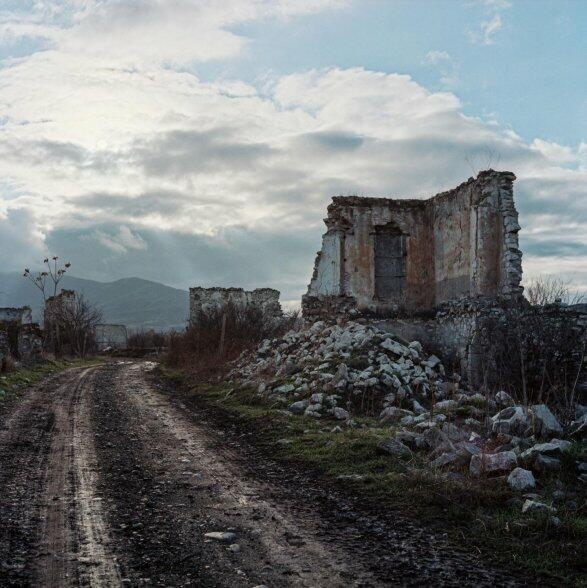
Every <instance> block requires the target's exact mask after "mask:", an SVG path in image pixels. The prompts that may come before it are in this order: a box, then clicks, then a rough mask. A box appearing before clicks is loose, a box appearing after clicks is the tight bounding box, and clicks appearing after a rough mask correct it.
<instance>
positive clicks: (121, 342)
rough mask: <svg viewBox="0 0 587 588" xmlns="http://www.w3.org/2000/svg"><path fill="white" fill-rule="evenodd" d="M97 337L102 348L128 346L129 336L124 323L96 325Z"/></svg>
mask: <svg viewBox="0 0 587 588" xmlns="http://www.w3.org/2000/svg"><path fill="white" fill-rule="evenodd" d="M95 337H96V344H97V345H98V349H100V350H102V349H105V348H106V347H114V348H117V349H123V348H125V347H126V346H127V340H128V336H127V332H126V327H125V326H124V325H108V324H100V325H96V329H95Z"/></svg>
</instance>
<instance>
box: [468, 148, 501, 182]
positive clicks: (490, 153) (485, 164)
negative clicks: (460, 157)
mask: <svg viewBox="0 0 587 588" xmlns="http://www.w3.org/2000/svg"><path fill="white" fill-rule="evenodd" d="M465 161H466V162H467V163H468V164H469V167H470V168H471V171H472V172H473V175H474V176H476V175H477V174H478V173H479V172H480V171H482V170H484V169H492V168H493V167H497V166H498V165H499V162H500V161H501V155H500V154H499V153H498V152H497V151H496V150H495V149H493V148H492V147H484V148H483V149H482V150H480V151H477V152H475V153H471V154H469V155H467V156H466V157H465Z"/></svg>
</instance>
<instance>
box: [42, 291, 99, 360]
mask: <svg viewBox="0 0 587 588" xmlns="http://www.w3.org/2000/svg"><path fill="white" fill-rule="evenodd" d="M101 322H102V313H101V312H100V311H99V310H98V309H97V308H95V307H94V306H92V305H91V304H90V303H89V302H88V301H87V300H86V299H85V298H84V297H83V296H78V295H77V294H76V296H75V299H74V300H73V302H72V303H67V304H60V305H58V306H57V307H56V308H55V311H54V314H53V315H52V317H51V323H50V325H49V329H51V331H52V339H53V342H54V346H55V349H54V351H55V353H57V354H63V353H68V354H70V355H74V356H78V357H86V355H87V354H88V353H90V352H93V351H95V349H96V339H95V329H96V325H98V324H99V323H101Z"/></svg>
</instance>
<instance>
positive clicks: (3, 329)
mask: <svg viewBox="0 0 587 588" xmlns="http://www.w3.org/2000/svg"><path fill="white" fill-rule="evenodd" d="M42 347H43V339H42V336H41V331H40V329H39V327H38V325H36V324H34V323H33V315H32V311H31V309H30V308H29V307H28V306H23V307H21V308H0V365H1V364H2V363H3V362H4V361H5V359H6V357H7V356H8V355H10V356H12V357H13V358H14V359H17V360H19V361H21V362H22V363H25V364H30V363H34V362H35V361H37V360H38V359H40V357H41V352H42Z"/></svg>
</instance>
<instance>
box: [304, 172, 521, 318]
mask: <svg viewBox="0 0 587 588" xmlns="http://www.w3.org/2000/svg"><path fill="white" fill-rule="evenodd" d="M514 179H515V176H514V174H512V173H510V172H495V171H492V170H489V171H486V172H481V173H480V174H479V175H478V176H477V178H471V179H469V180H468V181H467V182H465V183H463V184H461V185H460V186H458V187H457V188H455V189H454V190H451V191H449V192H444V193H441V194H438V195H437V196H435V197H433V198H430V199H429V200H393V199H387V198H359V197H335V198H333V202H332V204H331V205H330V206H329V207H328V217H327V218H326V219H325V223H326V226H327V232H326V234H325V235H324V237H323V243H322V249H321V251H320V252H319V254H318V256H317V258H316V263H315V267H314V273H313V276H312V280H311V283H310V285H309V287H308V292H307V294H306V295H305V296H304V297H303V300H302V308H303V311H304V315H305V316H306V317H312V316H315V317H318V316H325V315H330V314H338V313H340V312H342V313H346V312H348V311H349V309H353V308H354V309H355V310H356V311H358V312H385V311H389V310H394V309H397V308H404V309H410V310H419V311H421V310H432V309H434V308H436V307H437V306H438V305H439V304H442V303H444V302H448V301H452V300H458V299H462V298H468V297H487V298H502V299H505V298H515V297H517V296H518V295H520V294H521V292H522V288H521V287H520V285H519V284H520V280H521V275H522V266H521V255H522V254H521V252H520V250H519V248H518V236H517V233H518V231H519V229H520V227H519V225H518V217H517V212H516V209H515V206H514V200H513V181H514ZM380 233H384V234H388V235H391V236H392V237H390V238H389V242H390V243H392V242H393V243H397V244H399V245H398V246H399V247H400V249H401V252H399V253H392V254H391V255H390V257H389V258H388V259H383V263H382V262H381V261H378V260H377V253H376V250H377V239H378V234H380ZM383 242H385V241H384V240H383ZM382 255H383V257H385V256H386V255H387V253H386V252H385V251H383V253H382ZM387 267H389V268H391V269H389V270H388V269H386V268H387ZM381 268H383V270H382V269H381ZM382 271H384V272H385V271H389V272H390V273H391V277H387V276H384V277H383V280H388V281H389V283H391V284H394V286H393V287H392V288H391V289H390V292H391V294H390V295H389V296H383V297H382V296H381V288H380V287H379V288H378V280H381V279H382V278H381V272H382ZM378 272H379V274H378Z"/></svg>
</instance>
